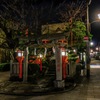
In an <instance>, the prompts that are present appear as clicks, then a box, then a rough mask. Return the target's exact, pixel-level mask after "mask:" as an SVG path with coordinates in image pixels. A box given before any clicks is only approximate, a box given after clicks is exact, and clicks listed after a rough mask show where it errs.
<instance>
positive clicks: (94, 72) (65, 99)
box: [0, 65, 100, 100]
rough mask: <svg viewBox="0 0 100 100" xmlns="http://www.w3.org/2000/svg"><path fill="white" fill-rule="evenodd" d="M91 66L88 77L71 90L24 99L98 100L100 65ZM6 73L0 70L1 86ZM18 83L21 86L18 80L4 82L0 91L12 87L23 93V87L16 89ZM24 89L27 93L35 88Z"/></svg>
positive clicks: (8, 90) (16, 91)
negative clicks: (16, 81)
mask: <svg viewBox="0 0 100 100" xmlns="http://www.w3.org/2000/svg"><path fill="white" fill-rule="evenodd" d="M91 66H92V68H91V76H90V79H86V78H85V77H84V78H83V81H82V82H81V83H79V84H77V86H76V87H75V88H74V89H73V90H72V91H63V92H64V93H63V94H59V93H57V94H55V93H54V94H52V95H49V96H41V97H40V96H37V97H33V96H32V98H30V97H27V99H25V100H100V65H97V66H96V68H95V66H94V65H91ZM7 75H9V73H8V72H0V86H2V87H3V85H4V84H3V83H4V82H6V80H7V79H8V78H9V76H7ZM2 77H3V78H2ZM2 81H3V82H2ZM19 84H20V85H21V87H22V85H23V83H19V82H18V83H17V84H16V83H12V84H9V82H8V83H7V84H6V83H5V85H6V86H7V87H6V88H5V87H4V88H0V93H3V92H6V93H9V92H10V89H13V90H11V91H13V93H19V94H20V93H23V87H22V88H21V87H20V89H18V87H17V86H19ZM24 85H26V84H24ZM11 87H13V88H11ZM14 87H15V88H14ZM40 87H41V86H40ZM24 89H25V88H24ZM37 89H38V90H40V91H41V89H39V88H38V87H37ZM26 90H27V93H29V92H30V91H31V92H33V91H35V90H36V89H32V87H31V86H30V88H28V87H27V86H26ZM20 98H21V97H20ZM9 100H10V99H9ZM16 100H17V99H16Z"/></svg>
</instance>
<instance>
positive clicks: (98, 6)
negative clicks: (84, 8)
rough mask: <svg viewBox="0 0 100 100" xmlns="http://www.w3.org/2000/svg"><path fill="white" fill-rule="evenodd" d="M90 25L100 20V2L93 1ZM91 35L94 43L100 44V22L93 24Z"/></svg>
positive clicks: (99, 0)
mask: <svg viewBox="0 0 100 100" xmlns="http://www.w3.org/2000/svg"><path fill="white" fill-rule="evenodd" d="M89 8H90V14H89V15H90V23H91V22H93V21H96V20H98V16H97V14H98V13H100V0H92V2H91V5H90V7H89ZM91 33H92V34H93V41H94V42H100V22H94V23H92V24H91Z"/></svg>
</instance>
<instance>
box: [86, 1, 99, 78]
mask: <svg viewBox="0 0 100 100" xmlns="http://www.w3.org/2000/svg"><path fill="white" fill-rule="evenodd" d="M91 1H92V0H89V2H88V3H87V35H88V34H89V33H90V26H91V24H92V23H94V22H98V21H100V20H96V21H92V22H91V23H90V22H89V5H90V4H91ZM98 18H99V19H100V14H98ZM86 54H87V61H86V67H87V78H89V77H90V61H89V59H90V43H89V40H88V42H87V50H86Z"/></svg>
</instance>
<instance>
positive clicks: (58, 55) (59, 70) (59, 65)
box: [55, 47, 62, 80]
mask: <svg viewBox="0 0 100 100" xmlns="http://www.w3.org/2000/svg"><path fill="white" fill-rule="evenodd" d="M55 57H56V80H62V55H61V48H59V47H56V48H55Z"/></svg>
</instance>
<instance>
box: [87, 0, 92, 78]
mask: <svg viewBox="0 0 100 100" xmlns="http://www.w3.org/2000/svg"><path fill="white" fill-rule="evenodd" d="M90 4H91V0H89V2H88V3H87V35H88V34H89V32H90V23H89V5H90ZM86 55H87V57H86V60H87V61H86V67H87V78H89V77H90V43H89V40H88V42H87V50H86Z"/></svg>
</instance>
